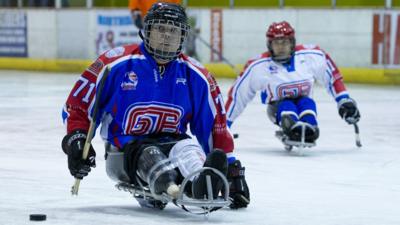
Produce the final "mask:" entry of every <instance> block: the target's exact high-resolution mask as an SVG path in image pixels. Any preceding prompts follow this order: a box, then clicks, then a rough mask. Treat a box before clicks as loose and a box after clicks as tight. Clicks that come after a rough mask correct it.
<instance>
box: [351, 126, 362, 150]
mask: <svg viewBox="0 0 400 225" xmlns="http://www.w3.org/2000/svg"><path fill="white" fill-rule="evenodd" d="M353 125H354V132H355V134H356V145H357V147H359V148H361V146H362V145H361V140H360V129H359V128H358V125H357V123H354V124H353Z"/></svg>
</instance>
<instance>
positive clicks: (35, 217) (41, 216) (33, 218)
mask: <svg viewBox="0 0 400 225" xmlns="http://www.w3.org/2000/svg"><path fill="white" fill-rule="evenodd" d="M46 218H47V216H46V214H30V215H29V220H31V221H44V220H46Z"/></svg>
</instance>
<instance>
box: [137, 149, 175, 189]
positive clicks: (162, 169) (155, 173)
mask: <svg viewBox="0 0 400 225" xmlns="http://www.w3.org/2000/svg"><path fill="white" fill-rule="evenodd" d="M166 159H167V157H166V156H165V154H164V153H163V152H162V151H161V150H160V148H159V147H158V146H156V145H149V146H144V147H143V150H142V152H141V154H140V156H139V158H138V162H137V174H138V176H139V177H140V178H141V179H142V180H144V181H146V182H147V183H148V184H149V185H150V189H153V191H154V192H155V193H156V194H161V193H162V192H165V191H166V190H167V188H168V186H169V184H170V183H174V182H175V180H176V177H177V172H176V171H175V169H174V168H175V167H174V166H172V165H170V162H169V161H168V160H166Z"/></svg>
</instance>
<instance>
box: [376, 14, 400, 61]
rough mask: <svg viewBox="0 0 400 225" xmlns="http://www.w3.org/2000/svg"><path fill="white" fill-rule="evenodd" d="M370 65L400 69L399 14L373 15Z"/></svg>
mask: <svg viewBox="0 0 400 225" xmlns="http://www.w3.org/2000/svg"><path fill="white" fill-rule="evenodd" d="M372 64H374V65H385V66H393V67H400V13H399V12H398V11H392V12H390V11H383V12H378V13H374V14H373V29H372Z"/></svg>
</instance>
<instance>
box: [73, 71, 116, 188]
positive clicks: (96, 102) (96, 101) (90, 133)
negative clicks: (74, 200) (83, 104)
mask: <svg viewBox="0 0 400 225" xmlns="http://www.w3.org/2000/svg"><path fill="white" fill-rule="evenodd" d="M109 73H110V71H109V69H108V67H107V68H106V69H105V71H104V74H103V77H102V78H101V80H100V83H99V86H98V88H99V89H98V91H97V93H96V95H95V99H94V105H93V116H92V119H91V121H90V126H89V131H88V134H87V137H86V140H85V145H84V147H83V153H82V159H83V160H86V158H87V156H88V154H89V149H90V145H91V142H92V139H93V136H94V131H95V128H96V121H97V114H98V111H99V98H100V96H101V94H102V92H103V87H104V83H105V80H106V78H107V76H108V74H109ZM80 182H81V179H78V178H75V183H74V185H73V186H72V188H71V194H72V195H78V191H79V185H80Z"/></svg>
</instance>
